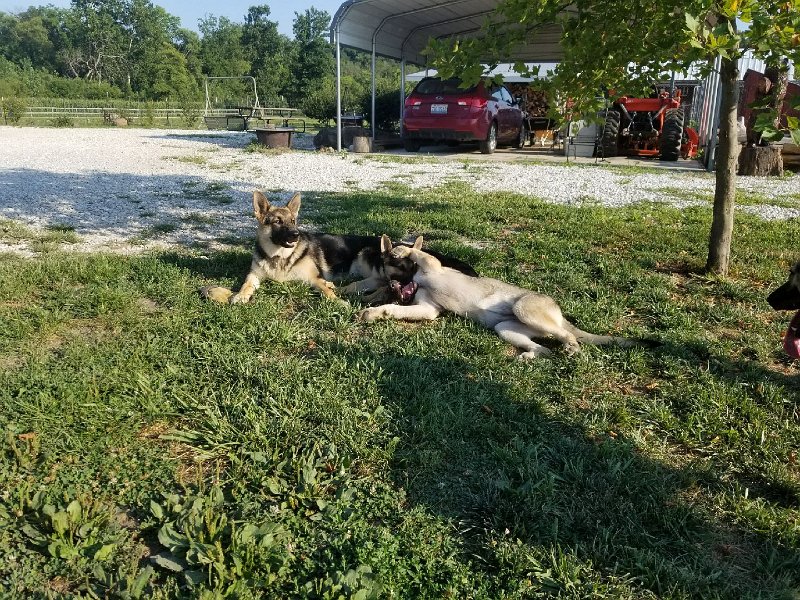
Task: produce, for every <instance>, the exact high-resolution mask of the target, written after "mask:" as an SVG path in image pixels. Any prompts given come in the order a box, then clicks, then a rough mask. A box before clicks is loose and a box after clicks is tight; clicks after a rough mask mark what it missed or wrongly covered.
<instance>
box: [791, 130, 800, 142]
mask: <svg viewBox="0 0 800 600" xmlns="http://www.w3.org/2000/svg"><path fill="white" fill-rule="evenodd" d="M789 135H790V136H791V137H792V142H793V143H795V144H796V145H798V146H800V129H792V130H791V131H790V132H789Z"/></svg>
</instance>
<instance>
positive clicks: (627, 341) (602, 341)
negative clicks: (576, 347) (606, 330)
mask: <svg viewBox="0 0 800 600" xmlns="http://www.w3.org/2000/svg"><path fill="white" fill-rule="evenodd" d="M564 327H565V329H567V330H568V331H569V332H570V333H571V334H572V335H574V336H575V339H576V340H578V342H580V343H583V344H592V345H594V346H607V345H615V346H619V347H620V348H633V347H636V346H644V347H648V348H653V347H655V346H658V345H659V343H658V342H657V341H654V340H645V339H631V338H624V337H618V336H615V335H597V334H594V333H589V332H588V331H583V330H582V329H578V328H577V327H575V325H573V324H572V323H570V322H569V321H566V319H565V325H564Z"/></svg>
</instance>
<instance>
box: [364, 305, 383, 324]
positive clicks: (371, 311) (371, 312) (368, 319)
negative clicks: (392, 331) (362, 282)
mask: <svg viewBox="0 0 800 600" xmlns="http://www.w3.org/2000/svg"><path fill="white" fill-rule="evenodd" d="M382 316H383V311H382V310H381V309H379V308H375V307H373V308H365V309H364V310H362V311H361V312H360V313H358V320H359V321H364V322H365V323H372V322H373V321H377V320H378V319H380V318H381V317H382Z"/></svg>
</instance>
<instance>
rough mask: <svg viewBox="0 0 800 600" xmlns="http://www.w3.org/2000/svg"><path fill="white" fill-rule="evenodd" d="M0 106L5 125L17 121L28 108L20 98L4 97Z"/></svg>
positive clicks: (14, 123) (13, 123)
mask: <svg viewBox="0 0 800 600" xmlns="http://www.w3.org/2000/svg"><path fill="white" fill-rule="evenodd" d="M0 107H1V108H2V110H3V119H4V121H5V123H6V125H8V124H9V123H11V124H12V125H16V124H17V123H19V121H20V119H22V117H23V115H24V114H25V111H26V110H27V108H28V107H27V106H25V101H24V100H22V98H4V99H3V102H2V105H1V106H0Z"/></svg>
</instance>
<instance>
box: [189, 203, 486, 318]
mask: <svg viewBox="0 0 800 600" xmlns="http://www.w3.org/2000/svg"><path fill="white" fill-rule="evenodd" d="M253 210H254V212H255V217H256V220H257V221H258V232H257V234H256V244H255V250H254V251H253V258H252V261H251V263H250V271H249V273H248V274H247V277H246V278H245V280H244V283H243V284H242V287H241V289H239V291H238V292H234V291H233V290H231V289H230V288H226V287H221V286H208V287H204V288H203V289H201V290H200V293H201V294H202V296H203V297H205V298H208V299H210V300H214V301H215V302H220V303H230V304H239V303H245V302H249V301H250V298H251V297H252V296H253V293H254V292H255V291H256V290H257V289H258V287H259V286H260V285H261V282H262V281H263V280H265V279H270V280H272V281H304V282H306V283H308V284H309V285H311V286H312V287H315V288H316V289H318V290H319V291H320V292H322V294H323V295H324V296H325V297H326V298H336V293H335V292H334V290H335V289H336V286H335V284H334V281H341V280H345V279H353V278H355V279H356V281H354V282H353V283H350V284H349V285H347V286H346V287H345V288H343V292H344V293H345V294H356V293H367V292H374V294H373V295H372V296H367V297H366V300H367V301H372V302H376V301H382V302H386V301H391V300H392V299H393V298H394V296H393V295H392V294H390V293H389V289H388V287H387V283H388V282H389V281H390V280H393V281H396V282H402V283H403V284H407V283H408V282H410V281H411V279H412V277H413V275H414V271H415V270H416V265H415V264H414V263H412V262H411V261H396V260H392V259H391V258H390V257H388V251H389V250H391V243H390V245H389V247H382V246H381V238H380V237H378V236H363V235H333V234H328V233H312V232H307V231H301V230H300V229H299V228H298V226H297V218H298V214H299V212H300V194H299V193H297V194H295V195H294V196H292V199H291V200H289V202H288V204H287V205H286V206H273V205H271V204H270V203H269V200H268V199H267V197H266V196H265V195H264V194H263V193H261V192H260V191H255V192H253ZM387 239H388V238H387ZM434 254H435V255H436V256H437V257H438V258H439V259H440V260H441V261H442V263H443V264H446V265H448V266H449V267H452V268H454V269H456V270H458V271H460V272H464V273H471V274H473V275H477V274H476V273H475V271H474V270H473V269H472V267H471V266H470V265H468V264H466V263H464V262H463V261H460V260H458V259H455V258H451V257H447V256H444V255H440V254H438V253H434Z"/></svg>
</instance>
